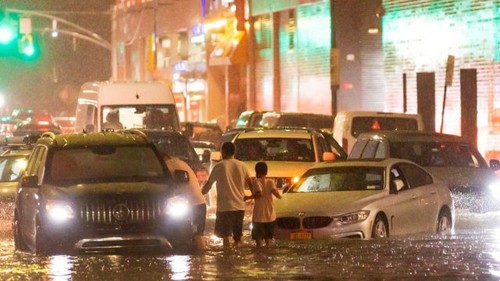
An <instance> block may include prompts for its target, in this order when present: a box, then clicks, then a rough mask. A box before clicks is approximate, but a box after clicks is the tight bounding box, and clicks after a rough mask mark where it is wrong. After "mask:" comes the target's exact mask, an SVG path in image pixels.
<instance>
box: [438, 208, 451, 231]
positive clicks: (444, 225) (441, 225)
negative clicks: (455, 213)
mask: <svg viewBox="0 0 500 281" xmlns="http://www.w3.org/2000/svg"><path fill="white" fill-rule="evenodd" d="M450 232H451V216H450V213H449V212H447V211H446V210H441V212H440V213H439V217H438V221H437V233H443V234H448V233H450Z"/></svg>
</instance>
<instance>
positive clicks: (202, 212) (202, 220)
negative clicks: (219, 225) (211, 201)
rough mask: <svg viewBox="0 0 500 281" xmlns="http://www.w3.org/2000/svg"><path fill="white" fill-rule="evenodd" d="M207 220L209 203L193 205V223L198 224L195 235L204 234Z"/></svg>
mask: <svg viewBox="0 0 500 281" xmlns="http://www.w3.org/2000/svg"><path fill="white" fill-rule="evenodd" d="M206 220H207V205H206V204H200V205H195V206H193V225H194V226H196V230H195V233H194V234H195V235H203V233H204V232H205V224H206Z"/></svg>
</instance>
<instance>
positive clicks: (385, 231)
mask: <svg viewBox="0 0 500 281" xmlns="http://www.w3.org/2000/svg"><path fill="white" fill-rule="evenodd" d="M274 204H275V211H276V216H277V219H276V224H275V237H276V238H277V239H291V240H308V239H325V238H361V239H369V238H385V237H389V236H396V235H407V234H413V233H424V232H429V233H449V232H450V231H451V230H452V229H453V226H454V221H455V219H454V207H453V200H452V197H451V194H450V190H449V189H448V188H447V187H446V185H444V184H443V183H441V182H439V181H438V180H436V179H435V178H434V177H433V176H432V175H431V174H429V173H428V172H427V171H425V170H424V169H423V168H422V167H420V166H418V165H417V164H415V163H413V162H411V161H408V160H401V159H378V160H341V161H335V162H323V163H320V164H317V165H315V166H313V167H311V168H310V169H308V170H307V172H306V173H305V174H304V175H303V176H302V177H301V178H300V180H299V182H298V183H296V184H295V185H293V186H292V187H291V189H290V190H289V191H288V192H287V193H286V194H284V195H283V197H282V199H281V200H277V201H275V203H274Z"/></svg>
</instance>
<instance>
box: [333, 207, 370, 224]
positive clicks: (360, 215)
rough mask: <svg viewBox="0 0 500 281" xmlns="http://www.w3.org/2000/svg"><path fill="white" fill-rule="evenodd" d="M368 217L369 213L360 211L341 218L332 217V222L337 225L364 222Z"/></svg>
mask: <svg viewBox="0 0 500 281" xmlns="http://www.w3.org/2000/svg"><path fill="white" fill-rule="evenodd" d="M368 215H370V211H365V210H361V211H357V212H353V213H348V214H344V215H341V216H335V217H333V221H334V222H336V223H339V224H351V223H357V222H362V221H364V220H366V219H367V218H368Z"/></svg>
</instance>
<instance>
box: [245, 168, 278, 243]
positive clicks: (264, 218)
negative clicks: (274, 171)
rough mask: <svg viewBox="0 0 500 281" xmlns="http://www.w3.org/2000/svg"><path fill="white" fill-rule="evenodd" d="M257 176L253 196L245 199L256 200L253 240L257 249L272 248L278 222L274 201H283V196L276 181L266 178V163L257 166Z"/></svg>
mask: <svg viewBox="0 0 500 281" xmlns="http://www.w3.org/2000/svg"><path fill="white" fill-rule="evenodd" d="M255 175H256V179H255V182H254V187H255V190H253V192H252V194H253V195H251V196H245V198H244V199H245V200H249V199H255V205H254V207H253V215H252V225H253V228H252V239H253V240H255V243H256V247H257V248H261V247H262V246H264V245H265V246H266V247H267V248H270V247H271V246H272V242H273V238H274V223H275V221H276V212H275V211H274V208H273V200H274V197H276V198H278V199H281V194H280V192H279V191H278V189H277V188H276V184H275V183H274V181H273V180H271V179H268V178H267V177H266V176H267V164H266V163H265V162H258V163H257V164H255Z"/></svg>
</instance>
